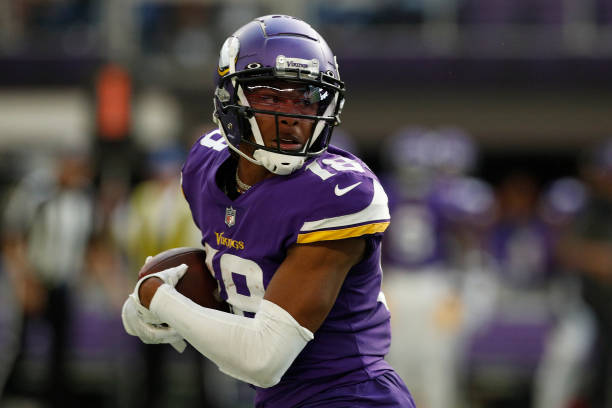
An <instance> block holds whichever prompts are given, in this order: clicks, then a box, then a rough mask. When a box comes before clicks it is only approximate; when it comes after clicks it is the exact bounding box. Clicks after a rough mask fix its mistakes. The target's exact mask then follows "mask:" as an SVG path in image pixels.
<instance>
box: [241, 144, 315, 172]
mask: <svg viewBox="0 0 612 408" xmlns="http://www.w3.org/2000/svg"><path fill="white" fill-rule="evenodd" d="M253 158H254V159H255V160H257V162H258V164H260V165H262V166H264V167H265V168H266V169H268V171H270V172H272V173H274V174H278V175H279V176H286V175H288V174H291V173H293V172H294V171H296V170H298V169H300V168H301V167H302V166H303V165H304V161H305V160H306V158H305V157H303V156H289V155H286V154H282V153H275V152H269V151H267V150H262V149H257V150H255V152H253Z"/></svg>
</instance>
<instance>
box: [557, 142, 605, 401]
mask: <svg viewBox="0 0 612 408" xmlns="http://www.w3.org/2000/svg"><path fill="white" fill-rule="evenodd" d="M580 170H581V176H582V178H583V179H584V181H585V183H586V185H587V186H588V189H589V199H588V201H587V203H586V206H585V208H584V210H583V211H582V212H581V213H580V214H579V215H578V216H577V217H576V220H575V222H574V223H573V226H572V228H571V230H570V231H569V233H568V234H567V236H566V237H565V239H564V240H563V242H562V244H561V246H560V250H559V256H560V258H561V260H562V261H563V262H564V264H565V265H566V267H567V268H569V269H570V270H572V271H575V272H576V273H577V274H578V276H579V277H580V281H581V284H582V296H583V298H584V301H585V302H586V303H587V305H588V306H589V307H590V309H591V310H592V312H593V314H594V318H595V324H596V330H597V334H596V336H597V337H596V343H595V354H594V355H593V361H592V368H591V372H592V375H593V378H592V382H591V384H590V387H589V389H588V402H589V406H590V407H594V408H597V407H606V406H610V404H611V403H612V392H611V388H610V381H611V380H612V360H611V359H612V139H608V140H606V141H604V142H602V143H600V144H598V145H596V146H593V147H592V148H591V149H590V150H589V151H588V152H586V153H585V155H584V157H583V161H582V163H581V169H580Z"/></svg>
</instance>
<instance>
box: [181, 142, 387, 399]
mask: <svg viewBox="0 0 612 408" xmlns="http://www.w3.org/2000/svg"><path fill="white" fill-rule="evenodd" d="M229 157H230V153H229V151H228V149H227V145H226V143H225V141H224V139H223V138H222V136H221V135H220V133H219V132H218V131H213V132H210V133H208V134H206V135H204V136H203V137H202V138H201V139H200V140H199V141H198V142H197V143H196V144H195V145H194V147H193V148H192V150H191V152H190V153H189V156H188V158H187V161H186V163H185V165H184V167H183V174H182V175H183V181H182V185H183V191H184V193H185V197H186V198H187V201H188V202H189V205H190V207H191V211H192V214H193V218H194V220H195V222H196V224H197V226H198V227H199V228H200V230H201V232H202V244H203V246H204V248H205V250H206V263H207V265H208V267H209V269H210V270H211V271H213V273H214V275H215V277H216V279H217V281H218V282H219V289H220V293H221V296H222V297H223V299H225V300H226V301H227V302H228V303H229V304H230V306H231V308H232V311H233V313H235V314H240V315H244V316H248V317H252V316H254V314H255V313H256V312H257V310H258V308H259V305H260V302H261V300H262V297H263V295H264V291H265V289H266V287H267V286H268V283H269V282H270V280H271V279H272V276H273V275H274V273H275V271H276V270H277V268H278V267H279V265H280V264H281V263H282V262H283V260H284V259H285V257H286V254H287V250H288V249H289V248H290V247H291V246H292V245H294V244H296V243H298V244H300V243H311V242H317V241H325V240H335V239H344V238H351V237H365V238H366V240H367V250H366V255H365V257H364V259H363V260H362V261H361V262H360V263H358V264H357V265H355V266H354V267H353V268H352V269H351V271H350V272H349V273H348V275H347V278H346V280H345V282H344V284H343V286H342V288H341V290H340V293H339V295H338V298H337V300H336V303H335V305H334V307H333V308H332V310H331V312H330V313H329V315H328V316H327V318H326V320H325V321H324V322H323V325H322V326H321V327H320V329H319V330H317V332H316V333H315V335H314V340H312V341H311V342H310V343H308V344H307V345H306V347H305V348H304V350H303V351H302V352H301V354H300V355H299V356H298V357H297V359H296V360H295V361H294V363H293V364H292V365H291V367H290V368H289V370H288V371H287V372H286V373H285V375H284V376H283V378H282V380H281V382H280V383H279V384H277V385H276V386H274V387H271V388H267V389H257V397H256V400H257V404H258V406H263V405H264V404H265V406H282V407H288V406H296V405H298V404H300V403H301V402H303V401H305V400H308V398H310V397H311V396H313V395H315V394H318V393H320V392H321V391H323V390H326V389H330V388H334V387H337V386H340V385H343V384H351V383H357V382H362V381H365V380H369V379H371V378H374V377H376V376H378V375H380V374H381V373H384V372H385V371H388V370H391V368H390V367H389V365H388V364H387V363H386V362H385V361H384V360H383V356H384V355H385V354H386V353H387V351H388V349H389V344H390V339H391V333H390V324H389V311H388V310H387V307H386V305H385V304H384V297H383V296H382V293H381V292H380V286H381V280H382V271H381V267H380V240H381V236H382V233H383V232H384V231H385V229H386V228H387V226H388V224H389V211H388V207H387V196H386V195H385V192H384V190H383V188H382V187H381V185H380V183H379V182H378V180H377V178H376V176H374V174H372V172H371V171H370V169H368V167H367V166H366V165H365V164H364V163H363V162H361V161H360V160H359V159H358V158H356V157H355V156H353V155H351V154H349V153H347V152H345V151H342V150H340V149H337V148H334V147H330V148H329V150H328V151H327V152H326V153H324V154H322V155H321V156H319V157H317V158H314V159H310V160H308V161H307V162H306V163H305V165H304V166H303V167H302V168H301V169H300V170H297V171H295V172H294V173H292V174H290V175H288V176H276V177H272V178H268V179H265V180H263V181H261V182H259V183H257V184H255V185H254V186H253V187H252V188H251V189H249V190H248V191H247V192H246V193H244V194H242V195H240V196H239V197H238V198H236V199H235V200H233V201H232V200H231V199H230V198H228V197H227V195H226V194H225V193H224V192H223V191H222V190H221V189H220V187H219V186H218V185H217V183H216V181H215V178H216V174H217V171H218V170H219V167H220V166H221V165H222V164H223V163H224V162H225V161H226V160H227V159H228V158H229Z"/></svg>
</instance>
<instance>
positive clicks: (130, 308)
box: [121, 296, 187, 353]
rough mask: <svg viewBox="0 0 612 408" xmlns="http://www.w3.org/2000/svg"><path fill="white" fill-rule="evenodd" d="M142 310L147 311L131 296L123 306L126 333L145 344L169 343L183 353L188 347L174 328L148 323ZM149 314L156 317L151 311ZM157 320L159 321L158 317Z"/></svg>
mask: <svg viewBox="0 0 612 408" xmlns="http://www.w3.org/2000/svg"><path fill="white" fill-rule="evenodd" d="M140 308H142V309H145V308H144V307H143V306H142V305H139V304H137V303H136V302H135V301H134V299H133V298H132V297H131V296H129V297H128V298H127V300H126V301H125V303H124V304H123V309H122V310H121V320H122V321H123V327H124V328H125V331H126V332H127V333H128V334H130V335H132V336H137V337H138V338H140V340H142V342H143V343H145V344H162V343H169V344H170V345H171V346H172V347H174V349H175V350H176V351H178V352H179V353H182V352H183V351H184V350H185V347H187V344H186V343H185V340H183V337H182V336H181V335H180V334H178V333H177V332H176V330H174V329H173V328H172V327H169V326H164V325H162V324H157V323H148V322H146V321H145V320H144V319H143V317H142V315H141V312H140V310H139V309H140ZM145 310H147V309H145ZM147 311H148V310H147ZM149 313H150V314H151V315H152V316H155V314H153V313H151V312H150V311H149ZM155 319H157V317H156V316H155ZM157 320H159V319H157Z"/></svg>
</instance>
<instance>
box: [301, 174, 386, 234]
mask: <svg viewBox="0 0 612 408" xmlns="http://www.w3.org/2000/svg"><path fill="white" fill-rule="evenodd" d="M372 182H373V183H374V195H373V197H372V201H371V202H370V204H369V205H368V206H367V207H366V208H364V209H363V210H361V211H358V212H356V213H353V214H347V215H341V216H338V217H332V218H324V219H321V220H317V221H307V222H305V223H304V224H303V225H302V228H300V233H305V232H310V231H316V230H321V229H327V228H338V227H347V226H350V225H356V224H363V223H367V222H370V221H383V220H389V218H391V217H390V215H389V206H388V199H387V194H386V193H385V190H384V189H383V187H382V186H381V185H380V183H379V182H378V181H377V180H372Z"/></svg>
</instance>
